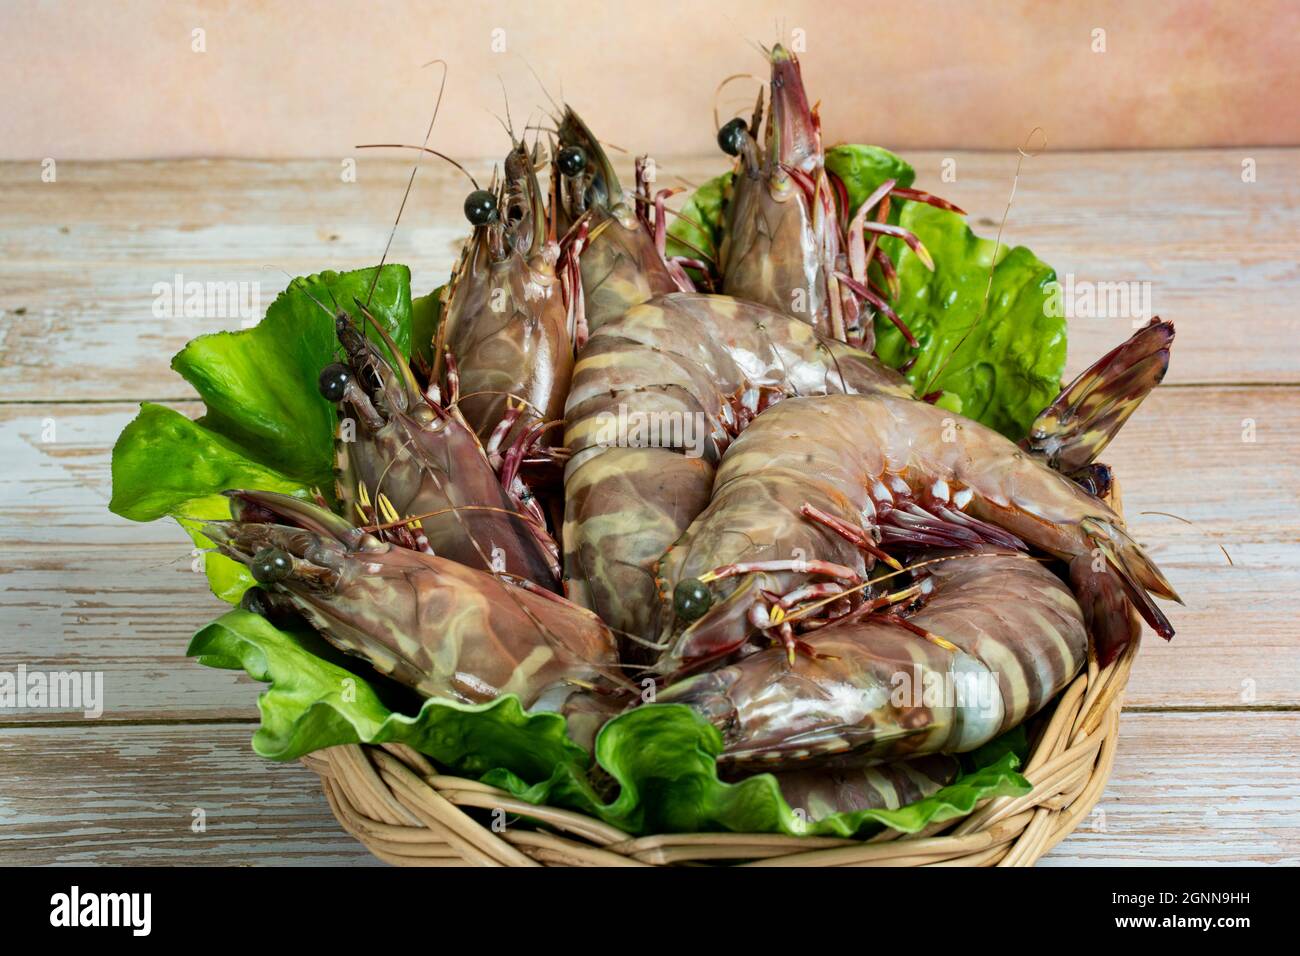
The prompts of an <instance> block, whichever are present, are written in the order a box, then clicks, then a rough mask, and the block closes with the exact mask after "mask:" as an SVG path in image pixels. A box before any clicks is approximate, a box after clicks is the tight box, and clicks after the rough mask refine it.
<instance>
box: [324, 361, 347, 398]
mask: <svg viewBox="0 0 1300 956" xmlns="http://www.w3.org/2000/svg"><path fill="white" fill-rule="evenodd" d="M350 381H352V372H351V370H350V369H349V368H348V367H347V366H346V365H344V364H343V363H342V362H333V363H331V364H329V365H326V366H325V367H324V368H323V369H321V370H320V378H318V379H317V380H316V387H317V388H319V389H320V393H321V395H322V396H324V398H326V399H327V400H328V401H331V402H340V401H342V400H343V393H344V392H345V391H347V387H348V382H350Z"/></svg>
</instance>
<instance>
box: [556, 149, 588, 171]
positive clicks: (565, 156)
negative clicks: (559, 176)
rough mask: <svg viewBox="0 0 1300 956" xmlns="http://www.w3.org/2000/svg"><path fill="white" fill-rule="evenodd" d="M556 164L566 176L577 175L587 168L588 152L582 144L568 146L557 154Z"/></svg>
mask: <svg viewBox="0 0 1300 956" xmlns="http://www.w3.org/2000/svg"><path fill="white" fill-rule="evenodd" d="M555 165H556V166H559V167H560V172H562V173H563V174H564V175H566V176H576V175H578V173H580V172H582V171H583V170H584V169H586V168H587V154H586V153H585V152H584V151H583V149H582V147H581V146H566V147H564V148H563V149H562V150H560V151H559V152H558V153H557V154H556V155H555Z"/></svg>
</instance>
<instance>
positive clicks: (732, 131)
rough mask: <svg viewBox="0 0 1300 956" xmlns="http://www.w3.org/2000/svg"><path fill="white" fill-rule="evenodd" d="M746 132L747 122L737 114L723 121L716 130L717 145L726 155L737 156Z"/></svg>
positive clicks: (747, 128)
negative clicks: (725, 121) (720, 127)
mask: <svg viewBox="0 0 1300 956" xmlns="http://www.w3.org/2000/svg"><path fill="white" fill-rule="evenodd" d="M747 132H749V124H748V123H746V122H745V121H744V120H743V119H741V118H740V117H739V116H737V117H736V118H735V119H734V120H730V121H729V122H727V123H724V124H723V126H722V129H720V130H718V146H719V147H721V149H722V151H723V152H724V153H726V154H727V155H728V156H739V155H740V147H741V145H742V144H743V143H744V141H745V134H746V133H747Z"/></svg>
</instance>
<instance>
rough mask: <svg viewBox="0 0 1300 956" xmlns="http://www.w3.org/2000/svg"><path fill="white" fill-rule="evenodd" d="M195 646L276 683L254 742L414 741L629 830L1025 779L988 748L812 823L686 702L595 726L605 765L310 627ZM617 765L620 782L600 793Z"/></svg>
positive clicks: (939, 796)
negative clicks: (734, 778)
mask: <svg viewBox="0 0 1300 956" xmlns="http://www.w3.org/2000/svg"><path fill="white" fill-rule="evenodd" d="M188 653H189V654H190V655H191V656H195V657H198V658H199V660H200V661H201V662H202V663H204V664H207V665H209V666H212V667H224V668H242V669H243V670H245V671H246V672H247V673H248V674H249V675H250V676H251V677H253V678H254V679H256V680H259V681H263V682H265V683H267V684H269V687H268V688H267V690H266V691H265V692H264V693H263V694H262V695H261V697H260V698H259V699H258V708H259V710H260V711H261V714H262V722H261V726H260V727H259V728H258V730H257V732H256V733H255V734H254V736H253V749H254V750H255V751H256V752H257V753H259V754H261V755H262V756H264V757H267V758H270V759H272V760H293V759H296V758H298V757H301V756H302V755H304V754H307V753H310V752H311V751H313V750H319V749H322V748H325V747H332V746H336V745H338V744H347V743H375V744H378V743H390V742H400V743H405V744H408V745H409V746H411V747H413V748H415V749H416V750H418V751H420V752H421V753H424V754H427V755H428V756H429V757H430V758H432V759H433V760H434V761H435V762H436V763H438V764H439V765H441V766H443V767H446V768H447V769H449V770H451V771H452V772H454V773H458V774H463V775H468V776H473V777H476V778H478V779H481V780H483V781H484V782H486V783H490V784H492V785H494V786H497V787H501V788H502V789H504V790H507V791H509V792H510V793H512V794H514V795H516V796H518V797H520V798H521V799H523V800H526V801H528V802H532V803H539V804H540V803H546V804H548V805H551V806H556V807H566V808H569V809H572V810H577V811H579V812H581V813H585V814H588V815H590V816H594V817H597V818H599V819H601V820H603V821H605V822H606V823H609V824H611V825H613V826H616V827H619V828H620V829H622V830H625V831H627V832H629V833H634V834H644V833H667V832H700V831H733V832H744V833H787V834H822V835H834V836H851V835H854V834H857V833H860V832H862V831H863V830H866V829H871V828H876V827H880V826H887V827H893V828H894V829H899V830H903V831H905V832H908V833H914V832H916V831H918V830H920V829H922V828H923V827H925V826H927V825H929V824H931V823H936V822H940V821H943V820H948V819H953V818H954V817H957V816H963V815H965V814H967V813H969V812H970V811H971V810H972V809H973V808H974V806H975V805H976V804H977V803H978V802H979V801H981V800H985V799H988V798H989V797H993V796H1001V795H1018V794H1022V793H1025V792H1027V790H1028V783H1027V782H1026V781H1025V780H1024V778H1023V777H1021V776H1020V775H1019V774H1017V773H1015V767H1016V766H1017V758H1016V755H1015V754H1014V753H1013V752H1011V750H1010V749H1008V748H1002V749H1001V750H998V751H996V752H990V755H989V756H990V758H991V759H990V762H989V763H988V764H986V765H982V766H979V767H976V768H974V769H973V770H972V771H971V772H969V773H967V774H965V775H964V776H963V777H961V778H960V779H959V780H957V781H956V782H955V783H953V784H952V785H950V786H948V787H945V788H944V789H943V790H941V791H939V792H938V793H936V794H935V795H934V796H932V797H929V798H927V799H925V800H921V801H918V802H917V803H915V804H912V805H911V806H909V807H903V808H901V809H898V810H863V811H859V812H856V813H844V814H836V815H834V816H830V817H827V818H825V819H823V820H819V821H816V822H811V823H810V822H806V821H804V820H803V819H802V818H801V817H800V816H799V815H797V814H796V813H795V812H794V811H793V810H792V809H791V808H790V807H789V805H788V804H787V803H786V802H785V800H784V799H783V798H782V796H781V793H780V790H779V788H778V787H777V783H776V780H775V778H773V777H772V776H771V775H769V774H761V775H758V776H754V777H750V778H748V779H746V780H744V781H742V782H740V783H734V784H733V783H726V782H723V781H722V780H720V779H719V778H718V775H717V764H716V758H717V755H718V754H719V753H721V751H722V737H721V735H720V734H719V733H718V731H717V729H716V728H714V727H713V726H711V725H709V724H708V723H706V722H704V721H703V720H702V719H701V718H700V717H699V716H698V715H696V714H695V713H694V712H693V711H691V710H690V709H689V708H687V707H684V706H682V705H680V704H648V705H645V706H642V707H639V708H637V709H636V710H633V711H630V712H628V713H625V714H623V715H621V716H619V717H616V718H615V719H614V720H612V721H610V722H609V723H607V724H606V725H605V726H604V727H603V728H602V729H601V732H600V734H599V735H598V736H597V738H596V754H595V756H596V761H597V764H598V765H599V767H598V769H595V770H594V771H593V769H592V768H591V766H590V758H589V757H588V755H587V753H586V751H585V750H583V749H582V748H581V747H579V746H578V745H577V744H576V743H574V742H573V741H572V740H570V739H569V738H568V737H567V736H566V734H565V724H564V719H563V718H562V717H560V716H559V715H557V714H548V713H528V712H526V711H525V710H524V709H523V708H522V707H521V706H520V705H519V700H518V698H517V697H514V696H513V695H511V696H507V697H502V698H500V699H498V700H496V701H493V702H492V703H489V704H479V705H466V704H459V703H454V702H451V701H443V700H427V701H424V702H423V704H415V705H413V709H412V710H411V712H410V713H403V712H399V711H398V710H395V709H394V706H395V704H394V703H393V701H392V699H391V698H390V699H388V700H386V699H385V697H384V696H383V695H382V694H381V693H380V691H379V690H378V689H376V687H375V686H374V685H373V684H372V682H371V680H369V679H367V678H366V677H363V676H362V674H361V672H360V671H359V670H357V671H354V670H352V669H350V667H349V666H348V665H347V664H346V663H345V662H338V661H336V659H333V658H335V657H336V656H335V655H333V652H332V651H330V650H329V649H328V648H325V647H323V646H322V645H321V643H320V642H319V640H318V639H316V638H315V637H312V636H309V635H299V634H290V633H287V632H284V631H281V630H279V629H277V628H275V627H274V626H272V625H271V624H270V623H268V622H267V621H266V620H264V619H263V618H260V617H257V616H255V615H253V614H249V613H247V612H244V611H231V612H230V613H228V614H226V615H225V616H223V617H221V618H219V619H218V620H216V621H214V622H213V623H211V624H209V625H208V626H207V627H205V628H203V629H202V630H200V631H199V632H198V633H197V634H196V635H195V636H194V639H193V641H192V642H191V643H190V648H189V652H188ZM606 777H607V778H608V779H609V780H610V781H612V783H613V785H614V786H616V788H617V792H616V794H615V795H614V796H613V797H612V798H611V799H608V800H605V799H602V797H603V796H604V795H605V791H606V790H608V789H609V787H608V786H602V785H600V783H599V781H600V780H602V779H604V778H606Z"/></svg>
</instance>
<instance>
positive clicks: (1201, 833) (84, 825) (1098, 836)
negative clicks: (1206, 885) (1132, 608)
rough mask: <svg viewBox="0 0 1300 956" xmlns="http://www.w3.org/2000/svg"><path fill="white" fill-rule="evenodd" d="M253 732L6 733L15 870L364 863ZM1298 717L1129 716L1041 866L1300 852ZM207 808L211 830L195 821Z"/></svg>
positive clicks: (1292, 856)
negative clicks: (256, 748) (1092, 790)
mask: <svg viewBox="0 0 1300 956" xmlns="http://www.w3.org/2000/svg"><path fill="white" fill-rule="evenodd" d="M251 732H252V728H251V727H249V726H246V725H244V726H240V725H229V724H206V725H194V726H185V727H177V726H135V727H103V726H96V725H95V724H94V723H93V722H91V723H88V724H86V725H85V726H83V727H77V728H35V727H33V728H25V729H21V730H10V731H7V732H6V733H5V735H4V736H3V737H0V780H3V781H5V782H4V784H0V860H3V861H4V862H5V863H8V864H15V865H17V864H48V863H82V862H95V863H119V864H121V863H131V864H141V865H143V864H169V863H170V864H176V863H184V864H186V865H191V864H200V865H215V864H226V865H230V864H241V863H257V864H259V865H280V864H299V865H304V864H306V865H324V864H331V863H345V862H346V863H350V864H351V863H355V864H363V865H364V864H370V863H373V862H374V861H373V859H372V858H371V857H369V855H368V854H366V852H365V851H364V850H363V849H362V848H361V846H360V845H359V844H357V843H355V842H353V841H352V839H351V838H350V837H348V836H347V835H346V834H345V833H344V832H343V831H341V830H340V829H339V828H338V826H337V824H335V823H334V820H333V817H332V816H331V815H330V813H329V809H328V807H327V806H326V804H325V799H324V797H323V796H322V795H321V791H320V786H319V783H318V782H317V779H316V776H315V774H313V773H311V772H310V771H308V770H306V769H305V768H303V767H302V766H301V765H299V764H296V763H294V764H275V763H271V762H270V761H266V760H262V759H261V758H260V757H257V756H255V755H254V754H253V753H252V752H251V750H250V749H249V745H248V738H249V736H250V734H251ZM1297 733H1300V715H1296V714H1255V715H1252V717H1251V718H1250V721H1249V724H1248V725H1245V726H1243V724H1242V722H1241V720H1240V718H1239V717H1237V716H1233V715H1223V714H1197V715H1184V714H1126V715H1125V716H1124V718H1123V725H1122V727H1121V730H1120V734H1121V745H1120V751H1119V756H1118V758H1117V760H1116V763H1115V769H1114V773H1113V774H1112V776H1111V779H1110V784H1109V786H1108V787H1107V789H1106V792H1105V794H1104V795H1103V796H1102V799H1101V802H1100V804H1099V805H1098V806H1099V809H1098V810H1096V811H1094V812H1093V814H1092V816H1091V817H1089V818H1088V819H1087V820H1085V821H1084V824H1083V826H1082V827H1080V829H1079V830H1078V831H1076V832H1075V833H1074V834H1073V835H1071V836H1070V837H1069V838H1067V839H1066V840H1065V842H1063V843H1062V844H1061V845H1060V846H1058V847H1057V848H1056V849H1055V850H1054V851H1053V852H1052V853H1050V854H1049V855H1048V856H1047V857H1046V858H1045V859H1044V861H1043V863H1044V865H1064V866H1074V865H1080V864H1118V863H1125V864H1127V863H1141V864H1145V865H1150V864H1156V863H1237V864H1242V863H1289V864H1292V865H1294V864H1296V863H1298V862H1300V817H1298V816H1297V815H1296V813H1295V805H1294V794H1295V791H1296V789H1297V787H1300V765H1297V764H1296V762H1295V761H1294V760H1293V759H1291V756H1292V754H1293V742H1294V740H1295V737H1296V735H1297ZM196 809H202V810H203V811H204V815H205V818H206V819H205V822H206V826H207V829H206V831H205V832H201V833H196V832H194V831H193V830H192V829H191V825H192V822H193V820H194V815H193V814H194V811H195V810H196Z"/></svg>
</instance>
